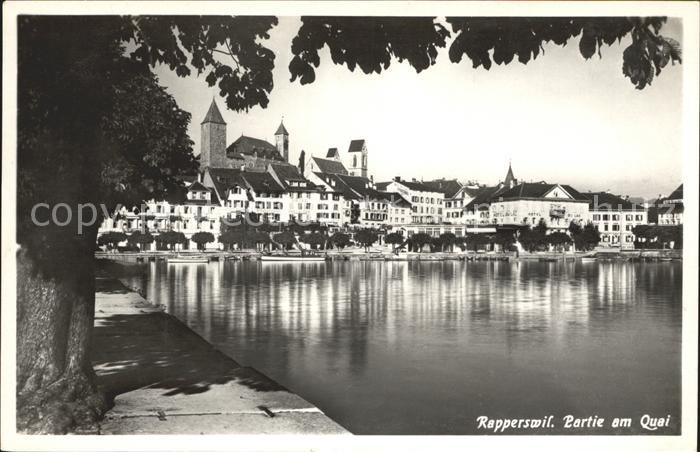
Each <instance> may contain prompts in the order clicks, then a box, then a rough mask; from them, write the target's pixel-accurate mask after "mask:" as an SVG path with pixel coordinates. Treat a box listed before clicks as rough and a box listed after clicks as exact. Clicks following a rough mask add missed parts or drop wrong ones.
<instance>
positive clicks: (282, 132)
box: [275, 121, 289, 135]
mask: <svg viewBox="0 0 700 452" xmlns="http://www.w3.org/2000/svg"><path fill="white" fill-rule="evenodd" d="M275 135H289V132H287V129H285V128H284V121H281V122H280V126H279V127H278V128H277V132H275Z"/></svg>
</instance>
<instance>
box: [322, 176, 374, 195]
mask: <svg viewBox="0 0 700 452" xmlns="http://www.w3.org/2000/svg"><path fill="white" fill-rule="evenodd" d="M314 174H315V175H316V176H318V177H319V178H320V179H321V180H323V181H324V182H325V183H327V184H328V185H330V186H331V188H332V189H333V190H334V191H336V192H340V193H342V194H343V196H344V197H345V198H347V199H364V198H370V199H384V198H383V195H382V194H381V193H380V192H378V191H377V190H375V189H374V188H372V181H370V180H369V179H368V178H366V177H360V176H348V175H345V174H330V173H321V172H316V173H314Z"/></svg>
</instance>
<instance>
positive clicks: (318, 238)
mask: <svg viewBox="0 0 700 452" xmlns="http://www.w3.org/2000/svg"><path fill="white" fill-rule="evenodd" d="M299 241H300V242H303V243H306V244H307V245H310V246H311V248H313V249H317V248H319V247H321V248H322V247H324V246H325V244H326V242H327V241H328V236H326V234H323V233H321V232H310V233H307V234H303V235H301V236H299Z"/></svg>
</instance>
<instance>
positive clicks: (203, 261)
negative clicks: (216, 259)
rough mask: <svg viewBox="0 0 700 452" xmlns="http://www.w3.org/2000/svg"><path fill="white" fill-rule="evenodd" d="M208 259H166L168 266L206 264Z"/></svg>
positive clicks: (193, 257)
mask: <svg viewBox="0 0 700 452" xmlns="http://www.w3.org/2000/svg"><path fill="white" fill-rule="evenodd" d="M207 262H209V258H206V257H201V256H175V257H169V258H168V264H206V263H207Z"/></svg>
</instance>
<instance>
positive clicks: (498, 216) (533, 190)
mask: <svg viewBox="0 0 700 452" xmlns="http://www.w3.org/2000/svg"><path fill="white" fill-rule="evenodd" d="M489 216H490V219H491V223H492V224H494V225H499V226H503V225H519V226H526V225H529V226H530V227H535V226H536V225H537V224H538V223H539V222H540V221H541V220H543V221H544V222H545V223H546V224H547V228H548V229H550V230H553V231H560V232H566V231H567V230H568V228H569V225H570V224H571V222H572V221H573V222H576V223H581V224H583V223H585V222H587V221H588V219H589V213H588V198H586V197H585V196H583V195H582V194H581V193H579V192H578V191H576V190H575V189H574V188H573V187H571V186H570V185H560V184H548V183H546V182H537V183H527V182H526V183H521V184H518V185H516V186H514V187H513V188H510V189H508V190H504V191H500V192H498V193H497V195H496V197H495V198H492V200H491V204H490V206H489Z"/></svg>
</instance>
